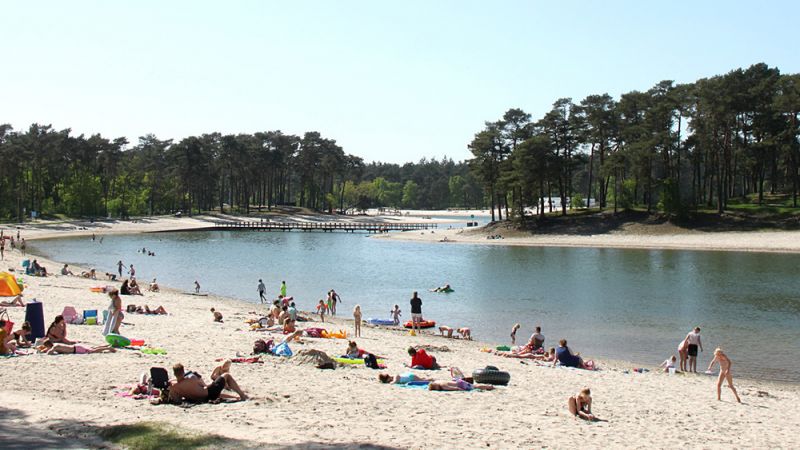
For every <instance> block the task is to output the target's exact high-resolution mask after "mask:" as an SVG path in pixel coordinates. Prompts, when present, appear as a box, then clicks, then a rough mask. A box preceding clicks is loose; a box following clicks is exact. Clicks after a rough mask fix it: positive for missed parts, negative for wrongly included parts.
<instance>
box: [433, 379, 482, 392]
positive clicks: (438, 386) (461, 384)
mask: <svg viewBox="0 0 800 450" xmlns="http://www.w3.org/2000/svg"><path fill="white" fill-rule="evenodd" d="M473 389H482V390H484V391H491V390H492V389H494V386H492V385H491V384H472V383H469V382H467V381H466V380H464V379H461V378H459V379H457V380H453V381H432V382H430V384H428V390H429V391H471V390H473Z"/></svg>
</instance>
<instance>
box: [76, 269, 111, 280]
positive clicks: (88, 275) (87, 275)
mask: <svg viewBox="0 0 800 450" xmlns="http://www.w3.org/2000/svg"><path fill="white" fill-rule="evenodd" d="M106 275H108V274H106ZM80 277H81V278H91V279H92V280H96V279H97V273H96V272H95V271H94V269H93V268H92V269H90V270H89V271H88V272H87V271H85V270H84V271H83V272H81V275H80Z"/></svg>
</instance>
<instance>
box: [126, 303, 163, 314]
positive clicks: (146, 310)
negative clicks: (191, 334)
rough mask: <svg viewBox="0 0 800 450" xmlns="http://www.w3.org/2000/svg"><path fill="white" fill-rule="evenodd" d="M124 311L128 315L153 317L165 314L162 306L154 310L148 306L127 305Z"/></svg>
mask: <svg viewBox="0 0 800 450" xmlns="http://www.w3.org/2000/svg"><path fill="white" fill-rule="evenodd" d="M126 311H128V312H129V313H137V314H153V315H164V314H167V310H166V309H164V307H163V306H159V307H158V308H156V309H150V306H148V305H144V306H136V305H134V304H130V305H128V307H127V308H126Z"/></svg>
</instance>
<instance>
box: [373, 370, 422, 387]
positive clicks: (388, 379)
mask: <svg viewBox="0 0 800 450" xmlns="http://www.w3.org/2000/svg"><path fill="white" fill-rule="evenodd" d="M378 381H380V382H381V383H384V384H408V383H411V382H413V381H429V382H430V381H433V379H431V378H423V377H421V376H419V375H416V374H414V373H411V372H408V373H404V374H397V375H395V376H394V377H392V376H391V375H389V374H388V373H379V374H378Z"/></svg>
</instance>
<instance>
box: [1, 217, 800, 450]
mask: <svg viewBox="0 0 800 450" xmlns="http://www.w3.org/2000/svg"><path fill="white" fill-rule="evenodd" d="M194 220H195V219H192V221H194ZM175 222H178V223H179V225H180V227H183V226H185V225H186V224H187V223H189V221H188V220H187V219H185V218H184V219H156V220H154V221H151V222H150V223H149V224H141V225H139V224H119V225H115V226H113V227H112V228H111V230H108V231H107V232H130V231H144V230H145V229H155V228H162V227H174V228H180V227H179V226H178V225H176V224H175ZM198 222H199V223H198V225H197V226H202V223H201V222H200V221H198ZM134 225H138V226H137V227H135V226H134ZM80 232H83V233H86V231H80ZM88 232H89V233H91V231H88ZM74 233H77V231H52V230H50V231H47V232H44V231H33V230H28V229H26V230H25V231H23V237H26V238H31V237H34V236H36V235H38V236H45V235H52V234H56V235H70V234H74ZM428 234H430V233H428ZM441 234H442V232H441V231H437V232H436V233H435V235H441ZM398 235H401V234H399V233H398V234H394V235H392V236H398ZM402 235H403V236H413V235H414V233H403V234H402ZM416 235H417V236H422V235H419V234H416ZM454 237H455V238H456V239H459V240H460V239H461V238H460V236H459V235H455V234H454ZM475 239H476V241H479V242H481V243H484V241H483V240H480V239H479V238H475ZM786 239H789V237H788V236H787V237H786ZM509 240H510V239H507V240H505V242H501V243H506V244H508V243H509ZM753 241H758V242H760V243H762V244H764V243H766V241H769V239H765V240H764V241H762V240H761V239H760V238H756V239H753V237H752V236H751V239H750V242H753ZM798 241H800V240H798ZM555 242H558V241H555ZM658 242H662V243H666V242H665V241H663V240H660V241H658ZM687 242H688V241H687ZM694 242H696V243H697V244H699V243H700V242H702V241H694ZM706 242H707V241H706ZM788 244H789V243H785V244H784V246H782V247H781V248H786V246H787V245H788ZM443 245H444V244H443ZM797 246H798V244H797V243H795V245H794V246H793V247H791V248H797ZM751 247H752V245H751ZM753 248H755V247H753ZM776 248H778V247H776ZM20 259H21V257H20V255H19V253H18V252H14V253H13V254H10V255H9V254H8V253H7V255H6V261H4V262H3V263H2V266H0V267H3V268H5V267H15V268H19V267H20ZM39 260H40V261H41V262H43V264H44V265H46V266H47V267H48V269H50V270H52V271H56V270H57V269H58V268H60V265H59V264H57V263H55V262H52V261H45V260H43V259H41V258H39ZM75 269H77V268H73V270H75ZM23 278H24V279H25V282H26V283H27V284H28V288H27V289H26V291H25V296H26V297H27V298H33V297H36V298H38V299H39V300H42V301H43V302H44V306H45V318H46V324H45V325H48V324H49V322H50V321H51V320H52V318H53V316H54V315H56V314H59V313H60V312H61V310H62V309H63V306H64V305H73V306H75V307H76V308H77V309H78V310H79V311H80V310H83V309H89V308H91V309H98V310H102V309H104V308H106V307H107V306H108V303H109V301H108V297H107V296H105V295H103V294H95V293H91V292H90V291H89V287H91V286H95V285H104V284H107V283H106V282H104V281H103V282H101V281H90V280H84V279H79V278H75V277H61V276H51V277H47V278H35V277H28V276H23ZM290 294H291V293H290ZM123 301H124V303H125V304H126V305H127V304H129V303H136V304H143V303H146V304H148V305H150V306H151V307H154V306H158V305H163V306H164V307H165V308H166V309H167V310H168V311H169V312H170V315H169V316H142V315H134V314H131V315H126V319H125V322H127V323H130V324H131V325H123V326H122V329H121V331H122V334H124V335H126V336H129V337H131V338H142V339H145V340H146V341H147V343H149V344H152V345H154V346H157V347H161V348H164V349H166V350H167V351H168V352H169V354H168V355H165V356H152V355H143V354H141V353H139V352H137V351H133V350H121V351H119V352H117V353H115V354H98V355H60V356H46V355H31V356H23V357H17V358H11V359H3V360H0V364H2V367H3V370H0V386H2V388H0V402H2V405H3V406H2V407H3V408H4V411H3V412H4V414H5V415H6V417H7V418H6V419H2V420H3V422H2V424H3V426H2V427H0V439H2V438H6V439H7V438H8V436H2V434H9V433H19V434H20V435H22V434H25V435H29V434H39V433H40V434H42V435H43V436H50V437H53V438H58V439H60V438H59V436H66V437H68V439H69V440H68V441H56V442H64V443H66V442H78V443H81V444H83V445H92V444H97V440H96V438H94V434H95V431H94V430H96V427H102V426H106V425H112V424H129V423H135V422H137V421H144V420H156V421H166V422H170V423H173V424H176V425H178V426H180V427H184V428H188V429H193V430H197V431H198V432H207V433H215V434H219V435H223V436H226V437H229V438H231V439H235V440H237V441H236V442H238V443H240V444H242V445H245V444H247V445H249V444H253V443H260V444H263V445H278V446H284V445H298V446H301V447H305V446H309V445H315V444H316V445H318V446H320V447H328V446H332V445H340V446H353V447H356V446H359V445H363V444H373V445H384V446H388V447H398V448H478V447H480V448H486V447H489V448H529V447H543V446H547V447H556V448H567V447H576V446H581V447H590V448H603V447H623V446H624V447H659V448H665V447H687V446H691V447H741V448H753V447H759V448H760V447H781V448H797V447H798V446H800V437H798V435H797V433H796V430H797V428H798V426H800V416H798V415H797V414H795V413H794V411H795V410H796V405H797V403H798V400H800V390H799V389H798V386H796V385H780V384H773V383H765V382H759V381H752V380H740V379H737V380H736V381H737V387H738V389H739V393H740V395H741V397H742V400H743V402H744V404H741V405H739V404H735V403H734V402H733V397H732V395H731V393H730V392H729V391H728V390H723V393H722V395H723V401H722V402H718V401H717V400H716V399H715V387H714V384H715V378H712V377H708V376H705V375H676V376H668V375H665V374H662V373H656V372H650V373H645V374H636V373H629V374H626V373H623V372H622V370H621V369H622V368H630V366H629V365H626V364H625V363H619V364H613V363H609V362H605V361H599V365H600V366H601V367H602V368H603V369H604V370H601V371H598V372H588V371H577V370H570V369H562V368H551V367H542V366H538V365H535V364H534V363H532V362H528V364H521V363H520V362H519V361H517V360H513V359H505V358H500V357H497V356H494V355H491V354H487V353H483V352H481V351H480V348H481V347H483V346H485V345H487V344H482V343H479V342H468V341H462V340H450V339H444V338H439V337H434V336H431V335H423V336H418V337H411V336H408V335H407V334H406V333H405V332H404V331H395V330H386V329H376V328H371V327H365V328H364V333H363V334H364V337H363V338H360V339H358V343H359V346H360V347H361V348H365V349H367V350H370V351H374V352H376V353H379V354H383V355H385V356H387V357H388V359H387V364H388V370H387V372H389V373H392V374H396V373H400V372H402V371H404V367H403V363H404V362H408V361H409V358H408V356H407V354H406V352H405V349H406V348H407V347H408V346H409V345H421V344H428V345H432V346H437V347H441V346H446V347H447V348H448V349H449V351H443V350H439V351H437V350H432V351H431V353H432V354H434V355H435V356H437V357H438V359H439V361H440V362H441V363H442V364H443V365H445V366H450V365H453V366H457V367H459V368H461V369H462V370H463V371H464V372H467V373H468V372H471V371H472V370H473V369H476V368H479V367H483V366H485V365H487V364H493V365H496V366H499V367H500V368H501V369H503V370H507V371H509V372H510V373H511V384H510V385H509V386H508V387H504V388H499V389H497V390H495V391H491V392H471V393H463V392H451V393H442V392H428V391H422V390H415V389H404V388H399V387H395V386H387V385H381V384H379V383H378V382H377V381H376V377H377V374H378V371H374V370H370V369H367V368H364V367H344V368H339V369H336V370H334V371H330V370H318V369H315V368H313V367H308V366H298V365H295V364H293V363H292V362H291V361H290V360H286V359H282V358H278V357H265V360H266V362H265V363H264V364H235V365H234V367H233V369H232V374H233V375H234V377H235V378H236V379H237V380H239V383H240V385H241V386H242V387H243V388H244V389H245V391H246V392H247V393H248V394H249V395H250V396H251V397H252V400H250V401H247V402H243V403H234V404H225V405H199V406H195V407H192V408H189V409H182V408H180V407H176V406H151V405H149V404H148V403H147V402H146V401H135V400H129V399H125V398H120V397H117V396H115V395H114V394H113V391H112V388H113V387H114V386H119V385H124V384H129V383H133V381H134V380H135V379H136V378H137V377H138V375H139V374H140V373H142V372H143V371H146V370H148V369H149V368H150V367H152V366H163V367H167V368H169V367H170V366H171V365H172V364H174V363H176V362H182V363H183V364H184V365H185V366H187V368H189V369H191V370H196V371H198V372H200V373H201V374H203V375H204V377H205V378H206V379H208V375H209V374H210V372H211V370H212V368H213V367H214V366H215V365H216V364H217V363H215V362H214V359H216V358H222V357H234V356H236V355H237V354H243V355H247V354H249V353H250V351H251V350H252V344H253V341H254V340H255V339H256V338H258V337H261V336H262V335H263V333H257V332H251V331H248V327H247V326H246V325H245V324H244V323H243V320H244V319H246V318H248V317H254V316H252V315H250V314H248V312H249V311H254V310H256V309H257V308H258V309H260V308H261V307H256V306H255V305H249V304H245V303H242V302H239V301H236V300H232V299H224V298H219V297H213V296H212V297H194V296H187V295H182V294H180V293H178V292H162V293H159V294H152V293H146V294H145V296H144V297H138V296H132V297H124V298H123ZM211 306H214V307H216V308H217V309H218V310H220V311H222V313H223V314H224V315H225V319H226V320H225V323H224V324H215V323H212V321H211V313H210V312H209V311H208V310H209V308H210V307H211ZM346 306H347V307H346V308H342V311H340V314H341V313H345V315H348V316H349V312H350V309H349V306H350V305H346ZM404 309H407V308H404ZM9 313H10V315H11V319H12V320H13V321H14V322H17V324H18V325H19V324H20V323H21V322H22V320H23V317H24V311H23V308H9ZM301 325H302V324H301ZM311 325H314V326H316V325H319V324H318V323H314V324H311ZM529 325H532V324H529ZM326 327H327V328H329V329H332V330H337V329H340V328H345V329H348V330H351V329H352V325H351V324H349V323H344V322H341V323H337V324H336V325H333V326H331V325H328V324H326ZM101 328H102V327H100V326H69V337H71V338H73V339H79V340H81V341H84V342H87V343H90V344H101V343H103V339H102V336H101V334H100V332H101ZM557 338H558V336H555V335H553V334H552V333H551V334H550V335H548V342H547V344H548V345H550V344H553V342H552V341H553V340H554V339H557ZM523 339H524V338H523ZM345 347H346V341H343V340H326V339H309V338H306V339H304V343H302V344H292V349H293V350H295V351H297V350H301V349H307V348H314V349H319V350H323V351H326V352H328V353H329V354H330V355H338V354H340V353H343V352H344V349H345ZM729 350H730V351H729V354H730V356H731V358H732V359H733V361H734V366H733V371H734V374H735V372H736V365H735V363H736V352H735V349H729ZM701 361H704V363H705V364H707V362H708V359H707V356H706V355H704V358H703V359H702V360H701ZM701 364H702V363H701ZM702 368H703V369H704V368H705V367H702ZM421 374H422V375H432V376H433V377H435V378H437V379H446V378H447V371H446V370H442V371H437V372H429V373H425V372H421ZM584 386H589V387H590V388H591V389H592V392H593V395H594V408H593V409H594V412H595V413H596V414H597V415H598V416H599V417H601V418H603V419H605V420H607V422H600V423H585V422H582V421H578V420H575V419H573V418H571V417H569V416H568V414H567V412H566V406H565V405H566V398H567V397H568V396H569V395H573V394H575V393H576V392H577V391H578V390H579V389H580V388H582V387H584ZM759 392H761V393H759ZM0 442H2V440H0ZM234 445H235V443H234Z"/></svg>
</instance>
